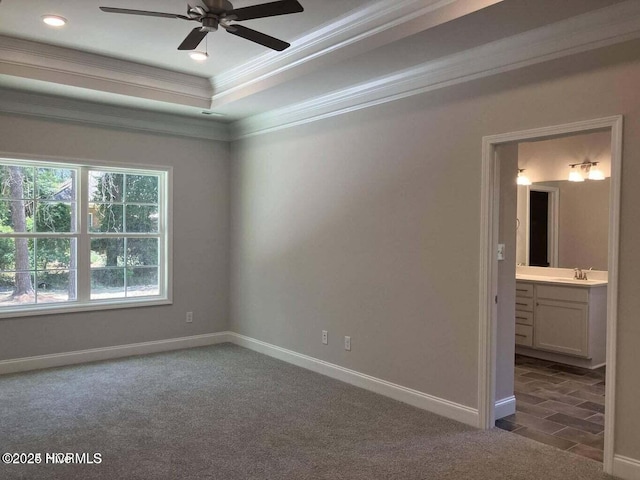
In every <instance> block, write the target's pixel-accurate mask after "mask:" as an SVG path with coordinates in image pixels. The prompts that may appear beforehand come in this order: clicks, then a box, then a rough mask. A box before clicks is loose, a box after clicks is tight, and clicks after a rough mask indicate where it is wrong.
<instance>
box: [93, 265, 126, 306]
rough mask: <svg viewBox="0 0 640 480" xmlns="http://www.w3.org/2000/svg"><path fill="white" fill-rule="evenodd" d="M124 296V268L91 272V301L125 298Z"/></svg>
mask: <svg viewBox="0 0 640 480" xmlns="http://www.w3.org/2000/svg"><path fill="white" fill-rule="evenodd" d="M124 296H125V293H124V268H96V269H92V270H91V300H100V299H108V298H123V297H124Z"/></svg>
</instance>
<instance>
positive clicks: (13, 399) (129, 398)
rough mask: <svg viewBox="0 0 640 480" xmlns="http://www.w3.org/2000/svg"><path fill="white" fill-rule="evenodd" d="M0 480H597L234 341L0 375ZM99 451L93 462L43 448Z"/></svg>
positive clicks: (525, 447)
mask: <svg viewBox="0 0 640 480" xmlns="http://www.w3.org/2000/svg"><path fill="white" fill-rule="evenodd" d="M4 452H34V453H35V452H38V453H41V454H42V455H43V459H42V463H41V464H39V465H3V464H0V478H2V479H16V478H21V479H22V478H23V479H65V480H70V479H110V480H116V479H145V480H147V479H220V480H248V479H295V480H306V479H349V480H365V479H366V480H374V479H393V480H396V479H397V480H403V479H438V480H445V479H451V480H453V479H455V480H460V479H492V480H495V479H532V480H533V479H536V480H537V479H541V478H544V479H545V480H554V479H558V480H560V479H561V480H568V479H580V480H589V479H605V478H611V477H608V476H606V475H604V474H602V473H601V470H602V465H601V464H599V463H598V462H595V461H592V460H589V459H587V458H584V457H581V456H578V455H575V454H572V453H568V452H564V451H561V450H558V449H555V448H553V447H550V446H547V445H543V444H540V443H537V442H535V441H532V440H529V439H527V438H523V437H520V436H518V435H513V434H511V433H508V432H505V431H502V430H499V429H493V430H491V431H480V430H476V429H474V428H471V427H468V426H465V425H462V424H460V423H457V422H454V421H452V420H448V419H445V418H442V417H438V416H436V415H433V414H430V413H428V412H425V411H422V410H419V409H417V408H413V407H410V406H408V405H405V404H402V403H399V402H396V401H394V400H390V399H388V398H385V397H382V396H379V395H376V394H373V393H370V392H368V391H365V390H361V389H358V388H355V387H352V386H350V385H347V384H344V383H341V382H338V381H335V380H332V379H330V378H327V377H324V376H321V375H318V374H315V373H312V372H309V371H307V370H304V369H301V368H298V367H295V366H292V365H289V364H287V363H284V362H280V361H278V360H275V359H272V358H270V357H266V356H263V355H260V354H257V353H254V352H252V351H249V350H246V349H243V348H240V347H237V346H234V345H230V344H224V345H218V346H213V347H204V348H196V349H191V350H181V351H176V352H169V353H162V354H156V355H149V356H141V357H133V358H127V359H122V360H115V361H109V362H101V363H93V364H87V365H81V366H74V367H66V368H57V369H51V370H43V371H37V372H30V373H24V374H15V375H7V376H4V377H0V453H4ZM54 452H70V453H88V454H89V456H90V457H91V458H92V457H93V454H94V453H100V454H101V458H102V462H101V463H100V464H91V465H74V464H71V465H60V464H45V457H44V455H45V454H46V453H54Z"/></svg>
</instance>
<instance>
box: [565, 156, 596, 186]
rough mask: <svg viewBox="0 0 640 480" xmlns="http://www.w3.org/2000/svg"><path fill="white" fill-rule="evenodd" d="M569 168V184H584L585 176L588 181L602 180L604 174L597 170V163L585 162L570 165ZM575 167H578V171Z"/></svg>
mask: <svg viewBox="0 0 640 480" xmlns="http://www.w3.org/2000/svg"><path fill="white" fill-rule="evenodd" d="M569 166H570V167H571V171H570V172H569V181H570V182H584V180H585V176H586V178H588V179H589V180H604V173H603V172H602V170H600V169H599V168H598V162H590V161H589V160H585V161H584V162H582V163H570V164H569ZM576 167H580V169H578V168H576Z"/></svg>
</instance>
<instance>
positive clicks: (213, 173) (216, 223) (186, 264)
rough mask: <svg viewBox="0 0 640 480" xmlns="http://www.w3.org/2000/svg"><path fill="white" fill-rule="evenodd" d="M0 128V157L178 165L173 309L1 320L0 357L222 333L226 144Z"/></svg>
mask: <svg viewBox="0 0 640 480" xmlns="http://www.w3.org/2000/svg"><path fill="white" fill-rule="evenodd" d="M0 131H2V140H1V144H0V151H2V152H13V153H19V154H22V155H29V154H34V155H51V156H60V157H67V158H79V159H94V160H96V161H98V162H99V161H111V162H121V163H122V162H127V163H129V162H131V163H134V164H140V165H145V164H149V165H167V166H173V167H175V168H174V177H173V186H174V202H173V213H174V215H173V216H174V236H173V239H174V245H173V247H174V248H173V250H174V254H173V265H174V278H173V285H174V290H173V300H174V302H173V305H169V306H157V307H145V308H132V309H126V310H104V311H97V312H83V313H73V314H65V315H42V316H34V317H19V318H13V319H2V320H0V359H8V358H19V357H27V356H34V355H43V354H49V353H58V352H67V351H74V350H82V349H88V348H96V347H105V346H112V345H122V344H128V343H136V342H144V341H151V340H160V339H166V338H174V337H183V336H189V335H197V334H202V333H210V332H217V331H221V330H225V329H226V325H227V320H228V318H227V317H228V256H227V251H228V246H229V242H228V223H229V221H228V214H229V198H228V197H229V195H228V183H229V175H228V174H229V151H228V150H229V148H228V144H226V143H221V142H209V141H204V140H195V139H193V140H192V139H186V138H179V137H170V136H160V135H153V134H145V133H133V132H126V131H118V130H113V129H103V128H97V127H87V126H80V125H72V124H67V123H58V122H53V121H46V120H39V119H34V118H26V117H17V116H6V115H0ZM187 311H193V312H194V321H193V323H192V324H187V323H185V321H184V319H185V312H187Z"/></svg>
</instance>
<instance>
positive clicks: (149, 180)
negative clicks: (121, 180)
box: [125, 175, 158, 204]
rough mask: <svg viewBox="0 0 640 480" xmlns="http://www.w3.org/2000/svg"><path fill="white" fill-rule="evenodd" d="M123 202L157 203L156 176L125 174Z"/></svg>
mask: <svg viewBox="0 0 640 480" xmlns="http://www.w3.org/2000/svg"><path fill="white" fill-rule="evenodd" d="M126 184H127V188H126V197H125V202H127V203H129V202H134V203H155V204H157V203H158V177H157V176H155V175H127V181H126Z"/></svg>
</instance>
